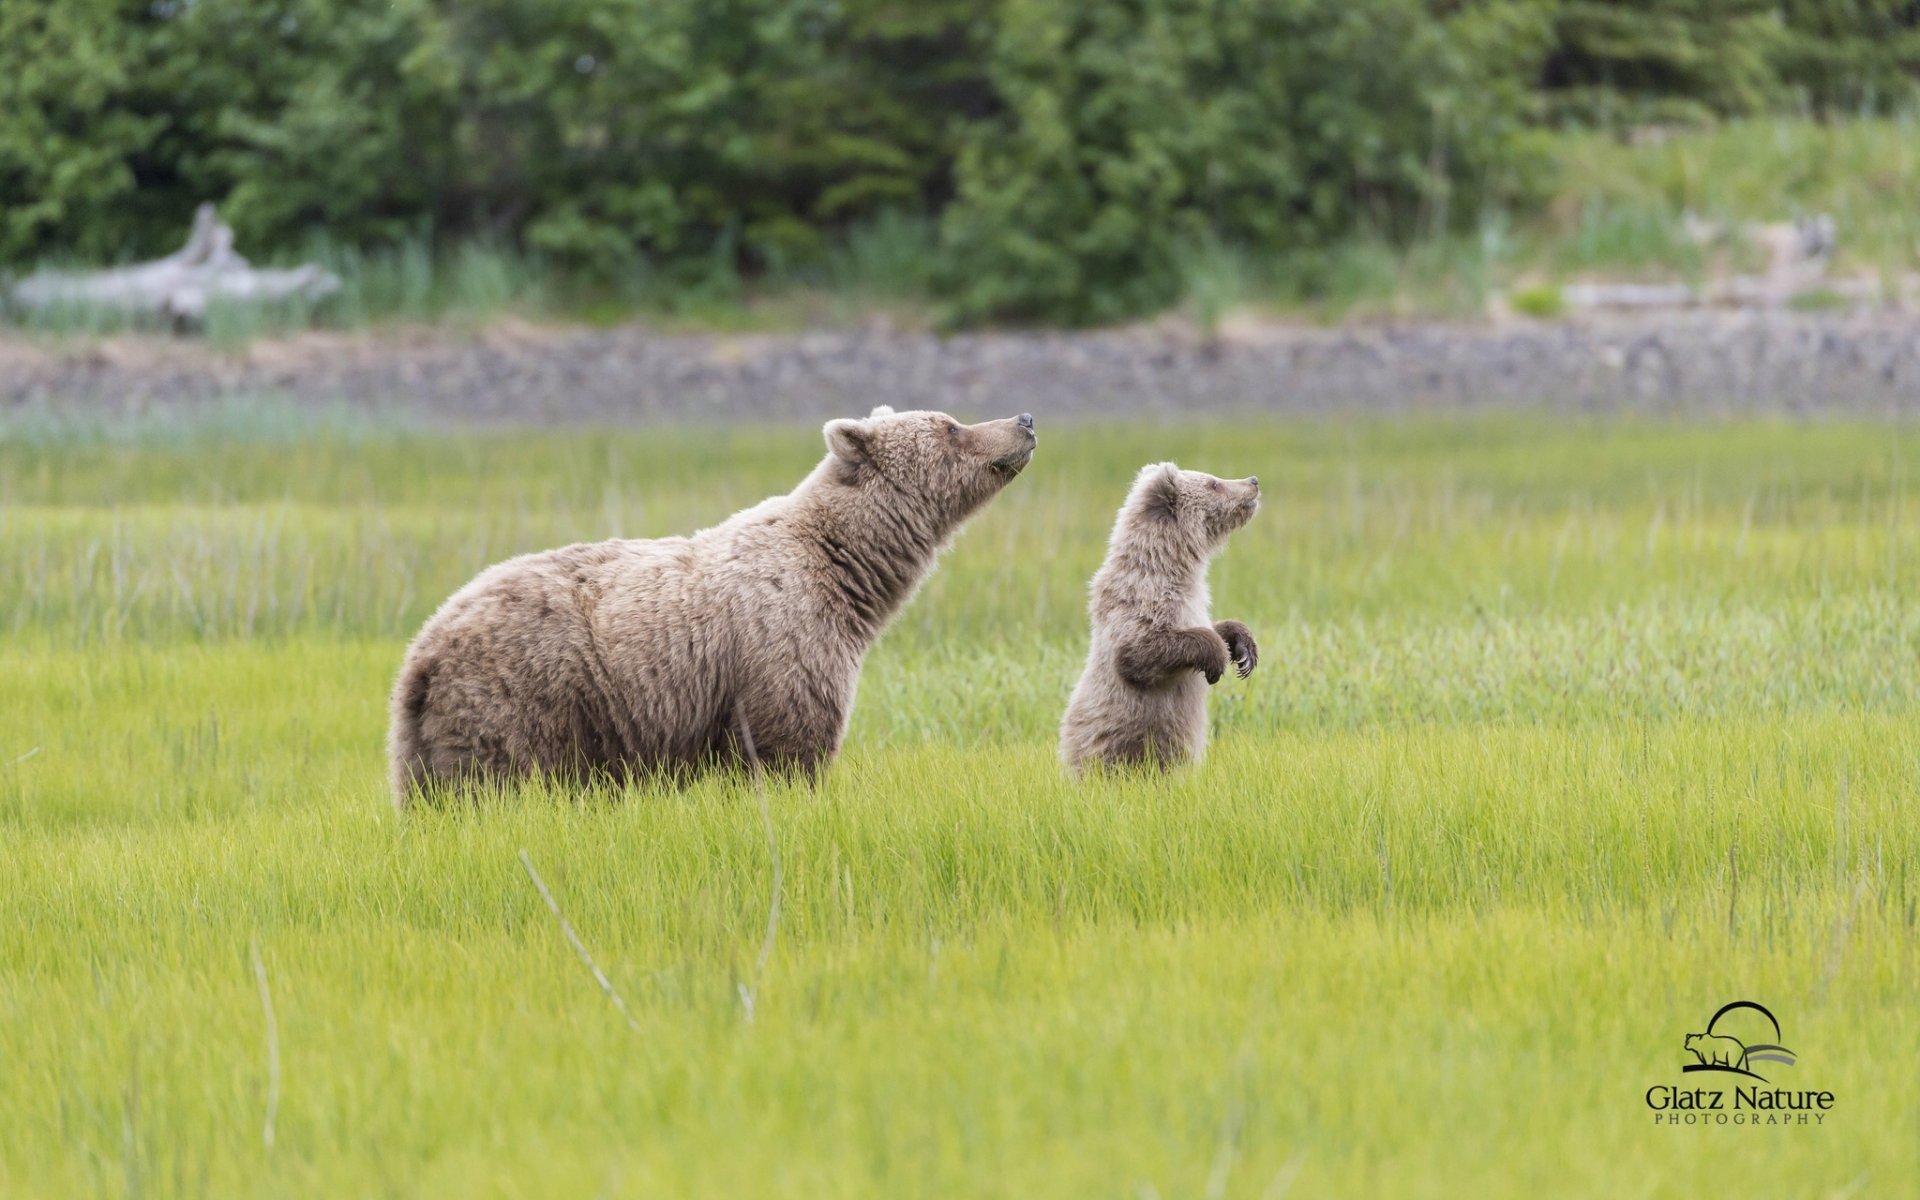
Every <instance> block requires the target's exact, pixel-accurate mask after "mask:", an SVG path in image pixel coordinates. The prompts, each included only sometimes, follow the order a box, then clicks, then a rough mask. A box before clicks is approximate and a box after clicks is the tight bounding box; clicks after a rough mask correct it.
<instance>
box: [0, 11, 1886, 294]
mask: <svg viewBox="0 0 1920 1200" xmlns="http://www.w3.org/2000/svg"><path fill="white" fill-rule="evenodd" d="M1917 79H1920V3H1915V2H1911V0H1607V2H1600V0H1368V2H1367V3H1365V4H1355V3H1351V2H1350V0H913V2H908V0H460V2H458V3H455V2H453V0H8V2H7V3H6V4H5V5H0V269H10V270H13V271H16V272H17V271H24V270H26V269H29V268H31V267H32V266H34V265H35V264H41V263H48V262H62V261H85V262H106V261H116V260H125V259H129V258H133V257H143V256H147V255H151V254H157V253H160V252H163V251H165V250H169V249H171V248H173V246H174V245H176V244H177V243H178V242H179V241H180V240H181V239H182V237H183V236H184V231H185V230H186V228H187V226H188V223H189V220H190V216H191V213H192V210H193V207H194V205H195V204H197V203H199V202H200V201H203V200H212V201H215V202H216V203H217V204H218V205H219V206H220V211H221V214H222V216H223V217H224V218H226V219H227V220H228V221H229V222H230V223H231V224H232V225H233V226H234V227H235V229H236V231H237V232H238V235H239V244H240V246H241V248H242V249H243V250H245V251H247V252H249V253H251V254H253V255H254V256H255V257H257V258H262V259H268V260H274V259H291V258H306V257H318V258H321V259H323V260H324V261H327V262H328V263H330V264H331V265H333V266H335V267H336V269H338V270H339V271H340V273H341V274H342V275H343V276H344V277H345V278H346V280H347V284H348V286H347V288H346V289H345V292H344V294H343V297H342V298H341V300H339V301H338V302H336V303H337V304H338V305H339V306H340V307H342V308H343V309H344V310H345V315H346V317H347V318H348V319H353V318H354V317H355V316H368V315H376V314H383V315H391V314H398V315H401V316H438V315H443V314H445V313H446V312H449V311H458V310H460V309H461V308H462V307H474V308H479V309H487V310H491V309H493V308H495V307H498V306H500V305H503V304H506V303H507V301H508V300H509V299H511V300H512V301H513V302H514V303H517V304H518V305H520V306H522V307H529V308H533V309H541V308H544V307H547V306H554V307H564V308H566V309H567V310H568V312H569V313H570V314H571V315H576V316H579V315H584V316H589V317H591V316H592V315H594V314H595V313H596V312H599V311H608V312H620V311H629V310H631V308H633V307H635V306H645V305H649V304H656V303H660V302H661V300H662V298H663V297H671V298H672V305H673V306H674V307H677V308H680V309H682V310H689V311H697V310H699V309H700V307H701V305H702V304H707V303H710V304H712V305H714V306H718V307H724V306H726V305H728V304H730V303H732V302H733V301H735V300H737V298H738V296H739V294H740V292H741V289H743V288H750V287H753V286H755V284H756V282H757V281H758V282H764V281H802V282H805V283H807V284H809V285H812V286H817V287H818V288H820V289H822V290H824V291H826V292H830V293H832V294H834V295H836V296H837V297H839V298H840V299H841V300H842V301H843V302H846V303H853V304H858V303H860V302H861V301H862V300H863V298H886V299H893V300H897V301H900V300H904V301H910V302H911V303H913V304H916V305H919V306H921V307H922V308H923V310H924V312H925V313H927V314H928V315H929V319H932V320H938V321H941V322H945V323H950V324H965V323H977V322H981V321H1012V322H1050V323H1069V324H1075V323H1093V322H1102V321H1112V320H1118V319H1124V318H1127V317H1131V316H1135V315H1138V314H1142V313H1150V312H1154V311H1157V310H1161V309H1165V308H1167V307H1169V306H1171V305H1176V304H1181V303H1186V304H1189V305H1191V306H1193V307H1194V308H1195V309H1197V310H1198V314H1197V315H1199V316H1201V317H1202V318H1203V319H1209V318H1210V317H1211V316H1213V315H1214V314H1215V313H1216V312H1217V310H1218V309H1219V308H1220V307H1222V306H1224V305H1229V304H1232V303H1235V302H1236V301H1238V300H1240V299H1242V298H1244V297H1245V296H1247V295H1249V294H1257V295H1261V296H1265V297H1268V298H1270V299H1273V300H1275V301H1277V302H1288V301H1293V302H1304V303H1317V304H1326V305H1332V306H1334V307H1336V308H1338V307H1341V306H1342V305H1343V304H1351V303H1358V302H1361V301H1363V300H1364V299H1365V298H1367V297H1370V296H1376V295H1380V294H1383V292H1387V293H1394V294H1400V293H1406V292H1412V293H1414V294H1416V295H1418V294H1419V293H1421V292H1422V290H1423V289H1424V290H1426V291H1427V292H1431V293H1436V294H1435V295H1431V296H1428V297H1426V298H1425V299H1424V300H1420V301H1418V303H1420V306H1421V307H1423V308H1427V309H1432V308H1440V309H1443V310H1444V309H1447V308H1448V307H1449V306H1450V305H1451V304H1452V303H1454V302H1458V303H1459V304H1460V305H1462V306H1466V305H1470V304H1471V303H1472V300H1471V297H1472V295H1474V294H1477V293H1478V292H1479V290H1480V289H1481V288H1482V287H1484V281H1485V279H1486V277H1487V276H1488V274H1489V273H1490V272H1493V271H1497V270H1502V269H1505V270H1506V271H1507V273H1508V274H1512V273H1513V270H1514V269H1515V265H1516V264H1518V265H1519V267H1521V268H1525V269H1537V270H1539V271H1542V272H1545V273H1547V274H1549V275H1551V274H1553V273H1555V272H1560V271H1566V270H1572V269H1578V268H1579V267H1581V266H1583V265H1587V264H1588V263H1589V261H1590V260H1591V261H1595V262H1604V263H1607V264H1610V265H1615V266H1619V265H1625V266H1628V267H1631V266H1632V265H1634V264H1635V263H1636V262H1637V261H1642V260H1645V261H1655V260H1657V261H1659V262H1661V263H1663V264H1665V265H1666V266H1668V267H1669V268H1672V267H1676V266H1677V267H1678V268H1680V269H1683V270H1684V269H1686V268H1687V266H1688V263H1689V258H1690V256H1693V257H1697V252H1696V251H1693V250H1692V249H1690V248H1689V247H1686V246H1683V245H1681V244H1679V239H1678V237H1677V235H1676V234H1675V233H1674V232H1673V229H1672V225H1673V218H1674V217H1675V216H1676V215H1677V212H1678V211H1679V208H1680V206H1683V205H1684V206H1687V207H1697V208H1700V209H1701V210H1703V211H1705V212H1707V213H1709V214H1710V215H1711V214H1715V213H1718V214H1720V215H1728V216H1752V217H1767V218H1772V219H1777V218H1780V217H1785V216H1788V215H1792V213H1794V212H1795V211H1800V210H1802V209H1803V208H1806V207H1809V206H1812V205H1816V204H1824V205H1825V206H1826V210H1827V211H1831V210H1833V209H1835V208H1838V209H1841V210H1845V211H1842V212H1840V213H1838V214H1837V215H1838V216H1839V217H1840V218H1841V225H1842V233H1843V239H1844V240H1845V242H1846V244H1847V245H1848V246H1850V247H1853V248H1855V249H1856V252H1858V253H1864V254H1865V255H1867V256H1875V255H1878V256H1881V257H1882V258H1883V259H1884V258H1886V257H1888V256H1891V258H1893V259H1895V260H1897V261H1898V263H1899V264H1900V265H1902V266H1904V265H1907V264H1908V263H1909V262H1910V261H1911V260H1912V259H1913V257H1914V256H1915V253H1916V250H1915V246H1916V244H1920V239H1916V237H1915V233H1916V230H1917V228H1920V227H1916V225H1915V224H1914V222H1915V221H1916V218H1914V217H1909V216H1907V215H1906V214H1907V213H1908V211H1909V210H1914V209H1915V208H1916V207H1917V206H1915V205H1914V204H1913V203H1912V201H1913V198H1914V196H1915V194H1916V193H1915V191H1914V188H1913V186H1912V185H1913V183H1914V180H1915V168H1914V164H1913V161H1912V160H1913V154H1912V152H1911V151H1909V150H1908V149H1907V146H1908V145H1909V144H1910V143H1911V141H1912V139H1911V136H1910V135H1911V133H1912V132H1913V130H1912V128H1911V127H1910V125H1909V124H1908V122H1907V121H1906V120H1905V117H1906V115H1907V114H1909V113H1911V112H1912V111H1913V110H1914V107H1915V103H1914V102H1915V100H1916V94H1915V84H1916V80H1917ZM1622 148H1628V149H1632V150H1634V151H1635V153H1633V154H1632V155H1631V156H1630V157H1631V162H1630V163H1629V162H1628V161H1627V156H1624V155H1623V154H1622ZM1869 152H1875V153H1877V154H1878V156H1877V157H1874V158H1872V160H1871V161H1867V162H1855V161H1853V160H1856V159H1859V158H1860V156H1861V155H1863V154H1866V153H1869ZM1756 155H1757V156H1758V157H1757V158H1756ZM1841 165H1844V166H1847V168H1848V170H1847V171H1846V172H1845V173H1840V174H1836V173H1833V172H1830V171H1827V170H1825V169H1824V168H1833V167H1836V166H1841ZM1876 198H1878V199H1876ZM1849 216H1851V217H1852V218H1853V221H1852V224H1851V225H1849V224H1848V217H1849ZM1461 292H1464V293H1467V296H1465V297H1460V296H1455V297H1453V299H1452V300H1450V299H1449V296H1448V295H1447V293H1461Z"/></svg>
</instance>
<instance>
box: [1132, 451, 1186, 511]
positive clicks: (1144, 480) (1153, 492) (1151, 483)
mask: <svg viewBox="0 0 1920 1200" xmlns="http://www.w3.org/2000/svg"><path fill="white" fill-rule="evenodd" d="M1135 486H1136V487H1137V488H1138V489H1139V492H1140V511H1141V512H1143V513H1145V514H1146V515H1147V516H1150V517H1167V518H1169V519H1171V518H1172V516H1173V514H1174V509H1176V508H1177V507H1178V506H1179V503H1180V468H1179V467H1176V466H1174V465H1173V464H1172V463H1155V464H1154V465H1153V466H1151V467H1148V468H1146V469H1145V470H1143V471H1141V472H1140V481H1139V483H1138V484H1136V485H1135Z"/></svg>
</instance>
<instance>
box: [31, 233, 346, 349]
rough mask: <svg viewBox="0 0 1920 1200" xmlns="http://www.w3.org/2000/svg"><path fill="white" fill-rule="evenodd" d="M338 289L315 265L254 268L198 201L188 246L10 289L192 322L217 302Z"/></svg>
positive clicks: (42, 301) (39, 275) (49, 275)
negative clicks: (131, 262)
mask: <svg viewBox="0 0 1920 1200" xmlns="http://www.w3.org/2000/svg"><path fill="white" fill-rule="evenodd" d="M338 290H340V279H339V277H338V276H336V275H334V274H333V272H331V271H329V270H327V269H326V268H324V267H322V266H320V265H318V264H316V263H307V264H305V265H304V266H299V267H294V268H291V269H289V270H280V269H273V268H260V267H255V266H253V265H252V264H251V263H249V262H248V261H247V260H246V259H245V258H244V257H242V256H241V255H240V253H239V252H238V251H237V250H235V249H234V248H233V230H232V228H230V227H229V226H227V225H226V224H224V223H222V222H221V220H220V218H219V217H218V216H217V215H216V214H215V213H214V209H213V205H211V204H202V205H201V206H200V208H199V209H198V210H197V211H196V212H195V213H194V214H193V234H192V236H191V237H189V238H188V239H187V244H186V245H185V246H182V247H181V248H180V249H179V250H177V251H175V252H174V253H172V254H169V255H167V256H166V257H165V258H157V259H154V260H153V261H152V262H144V263H136V264H134V265H133V266H130V267H115V268H113V269H111V270H105V271H79V272H67V271H39V272H36V273H35V274H33V275H30V276H28V277H27V278H26V279H24V280H22V281H21V282H20V284H19V286H17V287H15V288H14V289H13V300H14V303H15V304H18V305H19V306H20V307H22V308H27V309H45V308H58V307H65V306H69V305H71V306H76V307H80V306H85V307H94V308H106V309H113V310H115V311H118V312H128V313H141V314H148V315H152V316H159V317H164V318H167V319H169V320H172V321H177V322H189V323H191V322H197V321H199V320H200V319H201V318H202V317H204V316H205V315H206V311H207V306H208V305H209V304H212V303H214V302H216V301H233V302H236V303H241V304H268V303H273V302H276V301H286V300H294V299H300V300H318V299H320V298H322V297H324V296H328V295H331V294H332V293H334V292H336V291H338Z"/></svg>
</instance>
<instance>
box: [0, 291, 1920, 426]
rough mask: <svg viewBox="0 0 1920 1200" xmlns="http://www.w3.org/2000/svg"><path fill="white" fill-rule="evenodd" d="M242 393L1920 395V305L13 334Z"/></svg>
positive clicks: (71, 386) (625, 400) (504, 412)
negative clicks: (999, 326)
mask: <svg viewBox="0 0 1920 1200" xmlns="http://www.w3.org/2000/svg"><path fill="white" fill-rule="evenodd" d="M234 396H268V397H279V398H283V399H287V400H291V401H293V402H296V403H300V404H314V405H337V404H342V403H344V404H347V405H351V406H353V407H356V408H366V409H380V410H395V411H400V412H406V413H408V414H410V415H413V416H415V417H422V418H426V419H428V420H431V421H448V422H458V423H480V424H550V423H593V424H599V423H612V424H618V423H629V422H642V421H658V420H671V421H758V420H781V419H794V420H798V419H807V420H814V419H820V418H823V417H826V416H829V415H834V414H844V413H847V412H852V411H857V410H864V409H865V408H866V407H868V406H871V405H873V404H877V403H883V402H884V403H889V404H892V405H894V406H895V407H897V408H907V407H936V408H945V409H952V410H954V411H957V412H960V413H963V414H967V415H976V414H982V413H994V412H999V411H1001V410H1013V409H1016V408H1017V409H1031V410H1033V411H1034V412H1035V413H1037V414H1041V415H1043V416H1046V417H1082V418H1084V417H1095V416H1102V415H1109V414H1111V415H1144V416H1155V415H1160V416H1174V415H1179V414H1214V415H1236V414H1248V413H1273V414H1313V413H1328V412H1336V411H1360V412H1403V411H1418V410H1427V409H1436V410H1459V409H1474V408H1532V407H1539V408H1550V409H1558V410H1567V411H1613V410H1632V411H1641V412H1663V411H1666V412H1702V413H1707V412H1723V411H1777V412H1816V411H1845V412H1854V413H1880V414H1897V413H1907V412H1913V411H1920V318H1916V317H1914V316H1911V315H1904V316H1903V315H1897V314H1882V313H1876V314H1854V315H1833V314H1806V313H1791V312H1772V313H1764V314H1728V313H1714V312H1703V313H1691V314H1685V315H1680V316H1663V317H1660V318H1651V317H1645V316H1642V317H1614V318H1585V319H1581V320H1579V321H1567V322H1542V323H1518V322H1516V323H1503V324H1497V325H1496V324H1485V325H1474V324H1438V323H1406V324H1369V325H1356V326H1346V327H1341V328H1334V329H1323V328H1313V327H1304V326H1292V325H1276V324H1254V323H1244V324H1241V323H1236V324H1230V325H1229V326H1228V327H1226V328H1224V329H1222V330H1221V331H1220V333H1219V335H1218V336H1217V337H1214V338H1206V337H1202V336H1200V335H1198V334H1196V333H1195V332H1193V331H1192V330H1188V329H1182V328H1180V327H1177V326H1173V325H1170V324H1162V325H1156V326H1151V327H1140V328H1131V329H1122V330H1105V331H1094V332H1077V333H1062V332H1053V333H979V334H967V335H961V336H955V337H947V338H941V337H936V336H933V335H930V334H920V333H901V332H892V331H884V330H882V331H864V332H831V333H805V334H755V335H726V334H685V333H663V332H659V331H656V330H649V329H646V328H644V327H640V326H628V327H622V328H618V329H611V330H584V329H546V328H537V327H531V326H524V325H513V324H503V325H499V326H496V327H494V328H492V329H490V330H488V331H486V332H484V333H481V334H476V335H469V336H460V335H454V334H439V333H432V334H429V333H420V332H386V333H363V334H319V333H316V334H308V335H303V336H300V337H297V338H292V339H287V340H279V341H266V342H260V343H256V344H254V345H252V346H249V347H247V348H245V349H243V350H231V351H222V350H216V349H213V348H211V347H208V346H206V345H204V344H202V343H199V342H195V341H191V340H186V339H168V338H158V337H154V338H145V337H143V338H116V339H109V340H106V341H102V342H97V343H93V344H90V345H86V346H76V345H52V344H49V343H44V342H31V341H26V340H22V339H18V338H11V339H0V407H15V406H21V405H46V406H50V407H64V408H74V407H84V408H85V409H87V410H90V411H92V412H94V413H96V414H101V415H105V414H108V413H111V412H115V411H136V410H137V411H148V412H151V411H153V410H156V409H160V410H165V409H171V408H176V407H187V408H191V407H193V406H196V405H200V404H204V403H207V402H210V401H218V400H221V399H224V398H229V397H234Z"/></svg>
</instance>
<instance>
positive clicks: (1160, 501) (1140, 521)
mask: <svg viewBox="0 0 1920 1200" xmlns="http://www.w3.org/2000/svg"><path fill="white" fill-rule="evenodd" d="M1259 509H1260V479H1259V477H1258V476H1253V475H1249V476H1248V477H1247V478H1245V479H1220V478H1217V477H1215V476H1212V475H1209V474H1207V473H1206V472H1205V471H1182V470H1181V469H1180V468H1179V467H1178V466H1176V465H1174V464H1173V463H1170V462H1168V463H1155V464H1153V465H1152V466H1150V467H1143V468H1141V471H1140V474H1139V475H1138V476H1136V477H1135V478H1134V481H1133V491H1131V492H1129V493H1128V494H1127V505H1126V508H1124V509H1123V510H1122V523H1123V524H1131V525H1132V526H1133V527H1135V528H1139V529H1142V530H1146V531H1151V530H1155V529H1158V530H1160V531H1162V532H1169V533H1179V534H1181V535H1183V536H1182V539H1181V540H1183V541H1186V542H1188V543H1190V544H1192V545H1194V546H1196V547H1199V548H1202V549H1206V550H1215V549H1218V548H1219V547H1220V546H1221V545H1222V544H1223V543H1225V542H1226V540H1227V535H1228V534H1230V533H1232V532H1233V531H1234V530H1236V529H1238V528H1240V527H1241V526H1242V525H1245V524H1246V523H1247V522H1248V521H1251V520H1252V519H1253V514H1254V513H1256V512H1258V511H1259Z"/></svg>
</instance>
